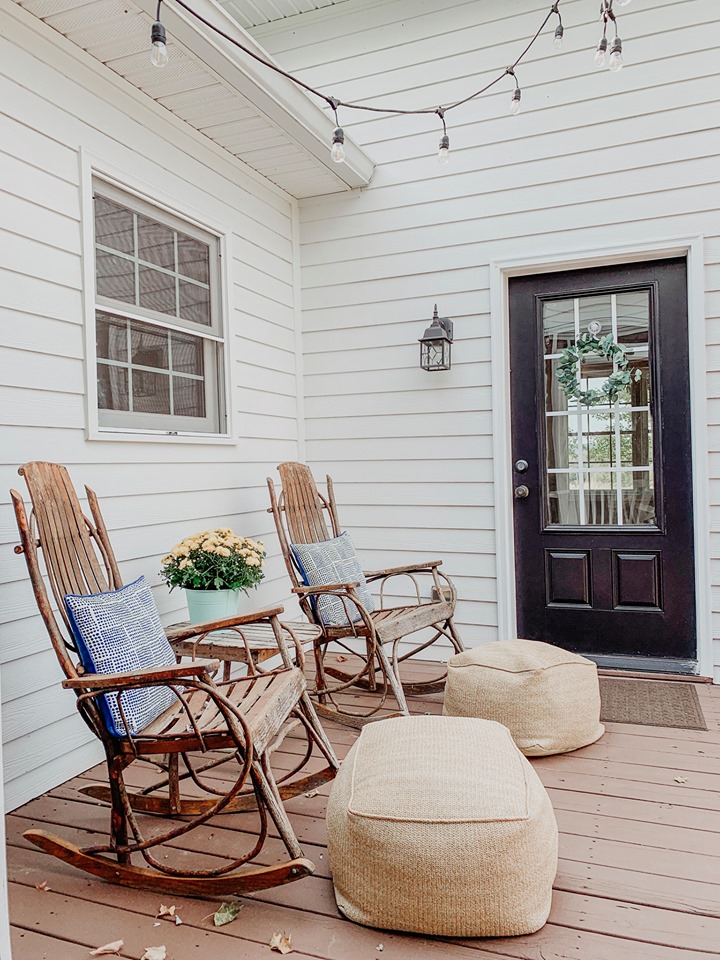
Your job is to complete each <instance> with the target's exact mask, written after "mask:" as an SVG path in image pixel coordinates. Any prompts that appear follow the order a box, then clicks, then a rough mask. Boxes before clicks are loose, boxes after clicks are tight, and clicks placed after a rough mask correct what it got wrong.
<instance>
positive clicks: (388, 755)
mask: <svg viewBox="0 0 720 960" xmlns="http://www.w3.org/2000/svg"><path fill="white" fill-rule="evenodd" d="M327 828H328V850H329V854H330V866H331V868H332V874H333V883H334V886H335V898H336V900H337V904H338V907H339V908H340V910H341V911H342V913H344V914H345V916H346V917H348V918H349V919H350V920H354V921H355V922H357V923H362V924H364V925H365V926H370V927H380V928H383V929H389V930H404V931H409V932H413V933H423V934H435V935H439V936H451V937H503V936H514V935H519V934H525V933H532V932H533V931H535V930H538V929H539V928H540V927H541V926H542V925H543V924H544V923H545V921H546V920H547V917H548V913H549V911H550V898H551V892H552V883H553V879H554V877H555V872H556V869H557V825H556V823H555V815H554V813H553V810H552V807H551V805H550V800H549V798H548V795H547V793H546V791H545V789H544V787H543V785H542V784H541V782H540V780H539V778H538V776H537V774H536V773H535V771H534V770H533V769H532V767H531V766H530V764H529V763H528V761H527V760H526V759H525V757H523V755H522V754H521V753H520V751H519V750H518V749H517V747H516V746H515V744H514V743H513V741H512V738H511V737H510V734H509V733H508V731H507V729H506V728H505V727H503V726H501V725H500V724H498V723H492V722H490V721H484V720H472V719H464V718H460V717H426V716H423V717H398V718H394V719H391V720H382V721H379V722H377V723H373V724H370V725H368V726H366V727H364V728H363V731H362V734H361V736H360V739H359V740H358V742H357V743H356V744H355V745H354V746H353V748H352V749H351V751H350V753H349V754H348V756H347V759H346V760H345V762H344V763H343V764H342V766H341V768H340V772H339V774H338V776H337V778H336V779H335V782H334V783H333V787H332V792H331V794H330V800H329V803H328V813H327Z"/></svg>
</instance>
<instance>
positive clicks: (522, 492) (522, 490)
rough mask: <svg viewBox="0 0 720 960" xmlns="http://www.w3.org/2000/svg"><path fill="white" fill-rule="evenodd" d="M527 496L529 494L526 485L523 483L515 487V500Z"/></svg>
mask: <svg viewBox="0 0 720 960" xmlns="http://www.w3.org/2000/svg"><path fill="white" fill-rule="evenodd" d="M529 496H530V490H529V489H528V487H526V486H525V484H524V483H523V484H522V485H521V486H519V487H515V499H516V500H524V499H525V497H529Z"/></svg>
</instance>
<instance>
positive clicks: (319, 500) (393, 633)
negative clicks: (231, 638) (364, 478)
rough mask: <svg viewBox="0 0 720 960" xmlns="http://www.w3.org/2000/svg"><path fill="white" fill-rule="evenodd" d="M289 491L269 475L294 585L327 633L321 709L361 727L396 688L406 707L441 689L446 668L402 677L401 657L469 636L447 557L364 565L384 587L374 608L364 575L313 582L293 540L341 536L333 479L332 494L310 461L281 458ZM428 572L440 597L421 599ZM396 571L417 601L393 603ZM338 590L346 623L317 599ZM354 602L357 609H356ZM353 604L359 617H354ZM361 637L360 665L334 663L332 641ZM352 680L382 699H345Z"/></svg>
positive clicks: (457, 647) (319, 676)
mask: <svg viewBox="0 0 720 960" xmlns="http://www.w3.org/2000/svg"><path fill="white" fill-rule="evenodd" d="M278 470H279V472H280V480H281V483H282V492H281V494H280V496H279V497H278V496H277V495H276V493H275V485H274V483H273V481H272V479H271V478H270V477H268V481H267V483H268V489H269V491H270V510H269V512H270V513H272V515H273V517H274V519H275V526H276V527H277V532H278V537H279V539H280V546H281V549H282V553H283V557H284V558H285V565H286V567H287V571H288V574H289V575H290V579H291V580H292V582H293V592H294V593H295V594H296V595H297V596H298V600H299V603H300V606H301V608H302V610H303V612H304V613H305V615H306V617H307V618H308V619H309V620H310V621H311V623H315V624H317V625H318V626H319V627H320V628H321V629H322V636H321V637H320V638H319V639H318V640H317V641H316V642H315V644H314V653H315V666H316V689H315V691H314V695H315V696H316V697H317V702H316V705H315V706H316V710H317V712H318V713H319V714H320V715H321V716H326V717H329V718H332V719H335V720H339V721H340V722H342V723H346V724H349V725H351V726H362V725H363V724H364V723H367V722H369V721H370V720H373V719H380V716H379V712H380V710H381V709H382V708H383V706H384V705H385V703H386V700H387V697H388V695H389V694H392V696H393V697H394V699H395V700H396V702H397V706H398V710H399V712H400V713H401V714H407V713H408V708H407V701H406V699H405V695H406V694H423V693H437V692H439V691H441V690H442V689H443V687H444V685H445V678H446V675H447V671H445V672H444V673H443V675H442V676H440V677H437V678H435V679H433V680H429V681H425V682H419V683H403V682H402V680H401V678H400V664H401V663H402V662H403V661H405V660H407V659H409V658H410V657H413V656H415V655H416V654H418V653H420V652H421V651H422V650H425V649H427V648H428V647H429V646H430V645H431V644H433V643H435V641H436V640H439V639H440V638H442V637H444V638H446V639H447V640H449V641H450V643H451V645H452V647H453V649H454V652H457V653H460V652H462V650H463V649H464V647H463V644H462V641H461V639H460V637H459V635H458V633H457V630H456V629H455V625H454V623H453V614H454V612H455V602H456V599H457V593H456V590H455V587H454V585H453V583H452V582H451V581H450V579H449V578H448V577H447V576H446V575H445V574H443V573H441V572H440V570H439V569H438V568H439V567H440V565H441V563H442V561H441V560H432V561H429V562H427V563H416V564H408V565H406V566H400V567H390V568H388V569H385V570H374V571H371V572H365V573H364V576H365V578H366V580H367V583H368V584H377V585H378V586H379V588H380V589H379V594H380V609H378V610H368V609H367V608H366V606H365V605H363V602H362V600H361V599H360V597H359V596H358V593H357V592H356V588H357V587H358V583H357V582H352V583H351V582H345V583H335V584H326V585H323V586H307V585H306V584H305V583H304V582H303V580H302V579H301V576H300V571H299V569H298V565H297V562H296V560H295V558H294V556H293V551H292V548H291V545H292V544H308V543H310V544H317V543H322V542H323V541H327V540H329V539H331V537H338V536H340V532H341V531H340V523H339V520H338V515H337V507H336V504H335V495H334V491H333V482H332V479H331V478H330V477H327V497H324V496H323V495H322V494H321V493H320V492H319V490H318V488H317V486H316V484H315V480H314V479H313V476H312V473H311V472H310V470H309V468H308V467H307V466H305V464H301V463H281V464H280V465H279V467H278ZM324 510H325V511H327V515H328V517H329V520H330V525H331V530H332V533H330V532H328V527H327V523H326V520H325V517H324V515H323V511H324ZM423 574H424V575H425V577H426V579H429V584H431V585H432V587H434V594H435V597H436V598H437V599H434V600H432V601H431V602H427V601H424V600H422V599H421V596H420V586H419V583H418V580H417V577H418V575H423ZM394 578H405V579H408V578H409V580H410V581H411V583H412V585H413V593H414V595H415V596H414V598H413V600H414V602H413V601H411V602H410V603H407V604H403V605H402V606H391V607H386V606H385V605H384V594H385V592H386V590H387V588H388V584H389V582H390V581H392V580H393V579H394ZM323 596H335V597H338V598H340V601H341V603H342V605H343V608H344V610H345V612H346V619H347V621H348V623H347V624H346V625H345V626H337V625H333V626H330V625H328V624H326V623H324V622H323V618H322V615H321V613H320V612H319V607H318V604H317V603H316V602H315V601H316V600H317V598H320V597H323ZM355 607H356V608H357V613H355ZM349 611H353V614H354V615H355V616H356V617H357V615H358V614H359V619H357V620H356V622H352V619H353V618H352V616H351V615H349ZM424 629H429V630H430V631H431V633H432V635H431V636H430V638H429V639H422V640H421V641H420V642H418V644H417V645H416V646H415V647H414V648H413V649H411V650H410V651H407V652H405V653H403V654H400V650H399V645H400V643H401V642H402V641H403V640H404V639H405V638H406V637H407V636H409V635H410V634H414V633H416V632H418V631H420V630H424ZM357 639H361V640H362V641H364V646H365V650H364V652H363V653H362V655H360V659H361V663H360V666H359V668H358V669H357V670H356V671H355V672H354V673H351V672H348V671H346V670H340V669H338V668H337V667H335V666H331V665H330V663H329V659H330V658H329V657H328V656H327V651H328V645H329V644H331V643H333V644H339V645H340V646H341V647H343V648H344V649H345V650H347V651H348V653H349V654H352V655H358V649H357V644H355V648H354V649H353V648H351V647H350V646H349V645H348V641H352V640H357ZM387 644H392V648H391V654H390V657H388V654H387V653H386V651H385V645H387ZM352 686H359V687H363V688H365V689H369V690H374V691H377V692H378V694H379V700H378V701H376V702H375V703H374V704H373V705H372V706H370V707H368V708H367V709H366V710H365V711H364V712H358V711H357V710H353V709H351V707H350V706H349V705H348V704H347V703H344V702H343V701H344V700H347V691H348V690H349V688H351V687H352Z"/></svg>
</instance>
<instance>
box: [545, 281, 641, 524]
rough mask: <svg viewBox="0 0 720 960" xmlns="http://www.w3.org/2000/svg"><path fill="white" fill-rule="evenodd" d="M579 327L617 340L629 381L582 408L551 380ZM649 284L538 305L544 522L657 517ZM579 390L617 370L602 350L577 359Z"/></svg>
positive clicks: (626, 520)
mask: <svg viewBox="0 0 720 960" xmlns="http://www.w3.org/2000/svg"><path fill="white" fill-rule="evenodd" d="M585 333H591V334H595V335H596V336H597V337H598V338H600V339H602V338H603V337H604V336H606V335H608V334H610V335H611V336H612V337H613V339H614V340H615V342H616V343H621V344H623V345H624V346H625V347H626V349H627V352H626V356H627V358H628V370H629V371H630V375H631V382H630V384H629V385H627V386H626V387H625V388H624V389H623V390H622V392H621V393H620V395H619V396H618V398H617V400H615V401H614V402H613V403H610V402H605V403H600V404H597V405H592V406H588V405H587V404H585V403H583V402H581V401H579V400H577V399H574V398H573V399H569V398H568V397H567V396H566V395H565V393H564V391H563V390H562V388H561V386H560V383H559V381H558V378H557V374H558V367H559V354H560V353H561V352H562V350H564V349H565V348H566V347H568V346H571V345H572V344H573V343H576V342H577V339H578V338H579V337H580V336H581V335H582V334H585ZM649 337H650V296H649V292H648V291H647V290H641V291H631V292H623V293H618V294H614V293H607V294H602V295H599V296H587V297H574V298H568V299H566V300H553V301H547V302H545V303H544V304H543V342H544V345H545V351H546V353H545V357H544V361H545V362H544V369H545V423H546V427H545V448H546V452H547V457H546V465H545V466H546V471H547V473H546V490H547V502H546V508H547V517H548V522H549V523H550V524H565V525H572V526H576V525H578V526H594V527H598V526H617V525H622V526H637V525H647V524H649V523H653V524H654V523H655V522H656V519H655V492H654V481H653V424H652V411H651V409H650V403H651V394H652V390H651V379H652V377H651V368H650V359H649V358H650V341H649ZM578 367H579V369H578V370H577V377H578V382H579V387H580V390H583V391H587V390H593V389H594V390H602V389H603V387H604V385H605V383H606V381H607V378H608V377H609V376H611V375H612V374H613V373H614V372H615V371H616V369H617V365H616V364H615V365H614V364H613V362H612V361H611V360H608V359H607V358H606V357H605V356H604V355H603V354H601V353H592V354H586V355H585V356H584V357H583V359H582V362H581V363H580V364H579V365H578Z"/></svg>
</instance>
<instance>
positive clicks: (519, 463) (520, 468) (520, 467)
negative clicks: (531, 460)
mask: <svg viewBox="0 0 720 960" xmlns="http://www.w3.org/2000/svg"><path fill="white" fill-rule="evenodd" d="M528 466H529V464H528V462H527V460H516V461H515V469H516V470H517V472H518V473H525V471H526V470H527V468H528Z"/></svg>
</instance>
